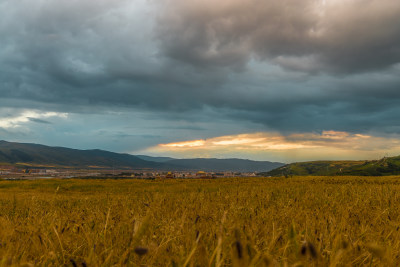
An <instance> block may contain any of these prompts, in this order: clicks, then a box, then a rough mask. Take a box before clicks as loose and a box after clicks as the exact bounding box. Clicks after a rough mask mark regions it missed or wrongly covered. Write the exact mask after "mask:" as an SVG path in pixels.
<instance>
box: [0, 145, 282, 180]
mask: <svg viewBox="0 0 400 267" xmlns="http://www.w3.org/2000/svg"><path fill="white" fill-rule="evenodd" d="M0 163H3V164H18V165H24V166H31V167H73V168H121V169H151V170H176V171H184V170H192V171H197V170H203V171H232V172H266V171H270V170H272V169H275V168H278V167H281V166H283V165H284V164H283V163H278V162H269V161H252V160H243V159H174V158H168V157H150V156H143V155H140V156H134V155H130V154H121V153H114V152H109V151H104V150H99V149H94V150H79V149H71V148H65V147H50V146H44V145H38V144H27V143H15V142H6V141H0Z"/></svg>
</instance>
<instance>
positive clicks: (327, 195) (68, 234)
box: [0, 177, 400, 266]
mask: <svg viewBox="0 0 400 267" xmlns="http://www.w3.org/2000/svg"><path fill="white" fill-rule="evenodd" d="M0 226H1V227H0V259H1V260H0V266H7V265H15V266H18V265H23V264H25V265H26V266H36V265H39V266H42V265H69V266H110V265H118V266H119V265H130V266H132V265H133V266H140V265H146V266H285V265H286V266H358V265H368V266H369V265H372V266H400V179H399V178H397V177H385V178H364V177H363V178H360V177H338V178H327V177H325V178H322V177H294V178H289V179H285V178H251V179H244V178H241V179H217V180H166V181H143V180H36V181H0Z"/></svg>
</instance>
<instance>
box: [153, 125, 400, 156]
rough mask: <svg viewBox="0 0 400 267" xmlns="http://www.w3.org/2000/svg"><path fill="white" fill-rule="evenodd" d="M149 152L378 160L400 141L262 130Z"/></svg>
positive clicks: (399, 149)
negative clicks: (287, 133) (361, 156)
mask: <svg viewBox="0 0 400 267" xmlns="http://www.w3.org/2000/svg"><path fill="white" fill-rule="evenodd" d="M145 152H147V153H153V154H159V155H160V154H161V155H174V156H177V155H178V156H180V157H187V156H193V155H195V156H198V157H213V156H220V157H248V158H252V157H253V156H256V157H257V158H265V157H268V158H272V159H274V158H277V159H280V160H282V159H284V160H286V159H288V160H293V159H296V160H297V159H299V160H303V159H307V160H314V159H321V158H326V159H329V158H334V159H357V158H359V157H360V155H363V157H366V158H369V159H374V158H379V157H382V156H384V155H386V154H393V155H395V154H396V153H397V154H398V153H400V141H399V140H398V139H396V138H390V137H379V136H372V135H366V134H359V133H349V132H344V131H322V132H321V133H296V134H290V135H282V134H279V133H272V132H258V133H248V134H239V135H228V136H219V137H213V138H209V139H199V140H189V141H182V142H173V143H167V144H159V145H158V146H155V147H150V148H148V149H146V150H145Z"/></svg>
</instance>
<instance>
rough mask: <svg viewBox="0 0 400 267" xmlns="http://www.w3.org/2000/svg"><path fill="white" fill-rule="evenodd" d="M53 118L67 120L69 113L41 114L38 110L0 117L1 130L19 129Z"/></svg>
mask: <svg viewBox="0 0 400 267" xmlns="http://www.w3.org/2000/svg"><path fill="white" fill-rule="evenodd" d="M51 117H59V118H67V117H68V113H60V112H40V111H37V110H25V111H23V112H21V113H20V114H17V115H11V116H6V117H0V128H4V129H9V128H17V127H20V126H21V125H23V124H25V123H27V122H30V121H32V120H33V121H34V120H41V119H47V118H51Z"/></svg>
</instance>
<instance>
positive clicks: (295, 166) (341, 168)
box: [261, 156, 400, 176]
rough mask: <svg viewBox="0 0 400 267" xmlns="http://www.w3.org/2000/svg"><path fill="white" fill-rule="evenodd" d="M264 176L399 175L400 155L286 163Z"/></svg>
mask: <svg viewBox="0 0 400 267" xmlns="http://www.w3.org/2000/svg"><path fill="white" fill-rule="evenodd" d="M261 175H264V176H291V175H315V176H334V175H350V176H352V175H354V176H383V175H400V156H397V157H389V158H388V157H385V158H383V159H380V160H363V161H310V162H297V163H291V164H287V165H285V166H282V167H280V168H277V169H274V170H272V171H269V172H265V173H261Z"/></svg>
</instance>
